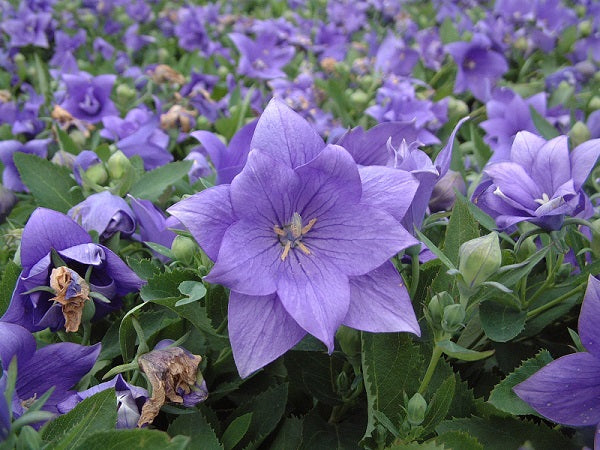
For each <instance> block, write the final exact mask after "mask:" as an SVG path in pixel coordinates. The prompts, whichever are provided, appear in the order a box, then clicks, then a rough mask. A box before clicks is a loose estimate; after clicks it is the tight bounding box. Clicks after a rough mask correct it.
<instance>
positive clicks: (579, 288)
mask: <svg viewBox="0 0 600 450" xmlns="http://www.w3.org/2000/svg"><path fill="white" fill-rule="evenodd" d="M584 288H585V285H583V284H581V285H579V286H577V287H576V288H575V289H571V290H570V291H569V292H567V293H566V294H563V295H561V296H560V297H557V298H555V299H554V300H552V301H551V302H548V303H546V304H545V305H542V306H540V307H539V308H535V309H532V310H531V311H529V312H528V313H527V318H528V319H531V318H532V317H535V316H537V315H538V314H541V313H543V312H544V311H547V310H549V309H551V308H553V307H555V306H556V305H558V304H560V303H561V302H563V301H565V300H566V299H568V298H570V297H572V296H574V295H575V294H577V293H578V292H580V291H583V289H584Z"/></svg>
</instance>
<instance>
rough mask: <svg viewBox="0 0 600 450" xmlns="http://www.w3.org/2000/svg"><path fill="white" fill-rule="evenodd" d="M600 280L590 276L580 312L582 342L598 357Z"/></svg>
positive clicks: (599, 342) (599, 350) (599, 354)
mask: <svg viewBox="0 0 600 450" xmlns="http://www.w3.org/2000/svg"><path fill="white" fill-rule="evenodd" d="M598 320H600V281H598V280H597V279H596V278H594V277H593V276H591V275H590V276H589V278H588V285H587V289H586V291H585V296H584V297H583V303H582V305H581V312H580V313H579V337H580V338H581V343H582V344H583V346H584V347H585V348H586V349H587V351H588V352H590V353H591V354H592V355H594V356H595V357H596V358H600V327H598Z"/></svg>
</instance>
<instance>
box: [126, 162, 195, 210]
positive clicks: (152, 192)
mask: <svg viewBox="0 0 600 450" xmlns="http://www.w3.org/2000/svg"><path fill="white" fill-rule="evenodd" d="M191 167H192V161H176V162H172V163H169V164H166V165H164V166H162V167H159V168H158V169H154V170H152V171H150V172H146V173H145V174H143V175H142V176H141V177H140V179H139V180H137V181H136V182H135V183H134V184H133V186H132V187H131V189H130V190H129V193H130V194H131V195H132V196H133V197H135V198H144V199H147V200H150V201H153V202H154V201H157V200H158V198H159V197H160V196H161V194H162V193H163V192H164V191H165V189H166V188H168V187H169V186H171V185H172V184H173V183H175V182H176V181H179V180H180V179H181V178H183V177H184V176H186V175H187V173H188V172H189V170H190V168H191Z"/></svg>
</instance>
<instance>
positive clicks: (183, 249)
mask: <svg viewBox="0 0 600 450" xmlns="http://www.w3.org/2000/svg"><path fill="white" fill-rule="evenodd" d="M197 248H198V247H197V245H196V243H195V242H194V241H193V240H192V239H190V238H189V237H186V236H175V239H173V243H172V244H171V252H173V256H175V259H177V260H178V261H181V262H182V263H185V264H190V263H191V262H192V261H193V260H194V254H195V253H196V250H197Z"/></svg>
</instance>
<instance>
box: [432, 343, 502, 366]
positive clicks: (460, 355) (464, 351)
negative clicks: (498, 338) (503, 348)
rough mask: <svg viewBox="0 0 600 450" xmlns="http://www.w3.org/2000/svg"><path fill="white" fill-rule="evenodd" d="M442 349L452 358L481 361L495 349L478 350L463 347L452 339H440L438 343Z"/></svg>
mask: <svg viewBox="0 0 600 450" xmlns="http://www.w3.org/2000/svg"><path fill="white" fill-rule="evenodd" d="M436 345H437V346H438V347H440V348H441V349H442V351H443V352H444V353H445V354H446V355H448V356H450V357H451V358H456V359H460V360H461V361H479V360H480V359H484V358H487V357H489V356H492V355H493V354H494V350H486V351H484V352H478V351H475V350H469V349H468V348H464V347H461V346H460V345H458V344H455V343H454V342H452V341H447V340H446V341H440V342H438V343H437V344H436Z"/></svg>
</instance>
